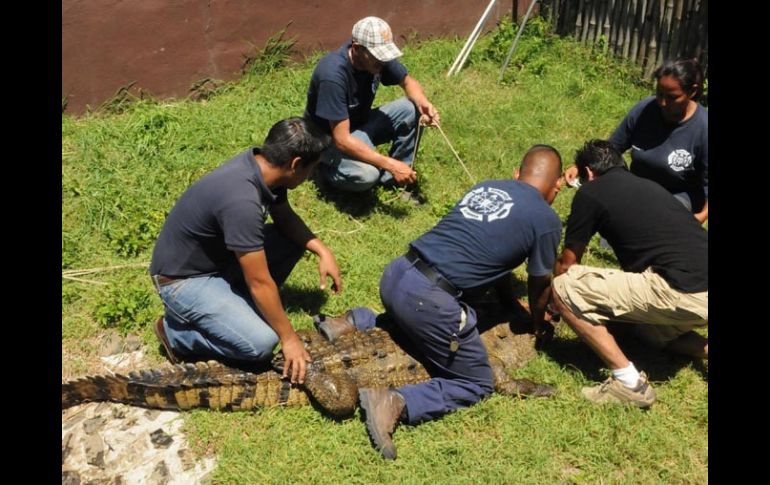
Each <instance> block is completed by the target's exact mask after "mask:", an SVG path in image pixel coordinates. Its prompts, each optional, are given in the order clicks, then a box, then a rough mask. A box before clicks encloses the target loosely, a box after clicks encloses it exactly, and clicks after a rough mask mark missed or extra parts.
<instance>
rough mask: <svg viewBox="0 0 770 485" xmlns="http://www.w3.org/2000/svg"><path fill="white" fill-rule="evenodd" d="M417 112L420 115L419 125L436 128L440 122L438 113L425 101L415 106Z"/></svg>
mask: <svg viewBox="0 0 770 485" xmlns="http://www.w3.org/2000/svg"><path fill="white" fill-rule="evenodd" d="M417 110H418V111H419V113H420V124H421V125H429V126H436V125H438V124H439V122H440V121H441V116H439V114H438V111H437V110H436V108H434V107H433V105H432V104H431V103H430V101H428V100H427V99H426V100H425V101H423V102H422V103H421V104H419V105H418V106H417Z"/></svg>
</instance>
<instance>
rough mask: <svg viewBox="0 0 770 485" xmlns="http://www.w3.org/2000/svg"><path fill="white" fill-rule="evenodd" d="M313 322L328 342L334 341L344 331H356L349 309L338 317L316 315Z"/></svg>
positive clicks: (343, 333) (344, 332)
mask: <svg viewBox="0 0 770 485" xmlns="http://www.w3.org/2000/svg"><path fill="white" fill-rule="evenodd" d="M313 323H314V324H315V326H316V328H317V329H318V331H319V332H321V335H323V336H324V337H325V338H326V340H328V341H329V342H334V341H335V340H337V339H338V338H340V337H341V336H342V335H345V334H346V333H350V332H355V331H356V326H355V325H354V324H353V314H352V313H350V312H349V311H348V312H345V314H343V315H340V316H339V317H329V316H326V315H324V314H320V315H316V316H315V317H313Z"/></svg>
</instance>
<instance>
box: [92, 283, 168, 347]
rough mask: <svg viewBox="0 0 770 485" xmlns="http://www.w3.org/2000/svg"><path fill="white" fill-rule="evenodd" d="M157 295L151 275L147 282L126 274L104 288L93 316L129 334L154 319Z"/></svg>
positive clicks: (104, 325) (109, 326) (103, 324)
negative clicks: (128, 276)
mask: <svg viewBox="0 0 770 485" xmlns="http://www.w3.org/2000/svg"><path fill="white" fill-rule="evenodd" d="M156 299H157V297H156V296H155V295H154V292H153V291H152V287H151V285H150V283H149V279H147V282H146V283H144V282H142V281H140V280H137V279H136V278H133V279H131V280H127V279H125V278H124V279H123V281H120V282H119V283H116V284H111V285H109V286H108V287H107V289H106V290H104V291H103V293H102V294H101V297H100V298H99V299H98V303H97V304H96V309H95V311H94V318H95V319H96V322H97V323H98V324H99V325H100V326H102V327H105V328H116V329H117V330H118V331H120V332H121V333H123V334H126V333H129V332H131V331H134V330H137V329H138V328H140V327H141V326H143V325H144V324H146V322H148V321H152V318H153V316H154V312H153V310H154V305H155V304H157V301H156Z"/></svg>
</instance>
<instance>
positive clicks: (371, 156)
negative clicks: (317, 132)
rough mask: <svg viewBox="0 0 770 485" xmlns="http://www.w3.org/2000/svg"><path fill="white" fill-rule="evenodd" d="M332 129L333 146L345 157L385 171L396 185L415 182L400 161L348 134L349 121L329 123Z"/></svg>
mask: <svg viewBox="0 0 770 485" xmlns="http://www.w3.org/2000/svg"><path fill="white" fill-rule="evenodd" d="M329 124H330V125H331V128H332V139H333V140H334V144H335V145H336V146H337V148H339V149H340V150H341V151H342V152H344V153H345V154H346V155H347V156H349V157H351V158H354V159H356V160H360V161H362V162H364V163H368V164H369V165H374V166H375V167H377V168H379V169H382V170H387V171H388V172H390V173H391V174H392V175H393V179H394V180H395V181H396V183H397V184H400V185H405V184H411V183H413V182H414V181H415V180H417V173H416V172H415V171H414V170H412V168H411V167H410V166H409V165H407V164H405V163H404V162H402V161H399V160H396V159H395V158H391V157H388V156H385V155H383V154H381V153H378V152H377V151H376V150H373V149H372V148H371V147H369V145H367V144H366V143H364V142H363V141H361V140H359V139H358V138H356V137H355V136H353V135H352V134H351V133H350V120H349V119H344V120H342V121H330V122H329Z"/></svg>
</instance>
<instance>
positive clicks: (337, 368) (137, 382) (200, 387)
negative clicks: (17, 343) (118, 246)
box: [62, 323, 555, 418]
mask: <svg viewBox="0 0 770 485" xmlns="http://www.w3.org/2000/svg"><path fill="white" fill-rule="evenodd" d="M297 333H298V334H299V336H300V339H301V340H302V341H303V343H304V345H305V348H306V349H307V351H308V353H309V354H310V356H311V357H312V359H313V361H312V363H309V364H308V369H307V374H306V378H305V383H304V384H303V385H293V384H291V383H290V382H289V381H288V380H286V379H283V378H282V376H281V373H280V372H281V370H282V368H283V367H282V365H283V359H282V354H280V353H278V354H277V355H276V358H275V359H273V362H272V368H271V369H266V370H263V371H261V372H256V371H254V372H252V371H250V370H245V369H240V368H236V367H230V366H227V365H224V364H222V363H219V362H215V361H208V362H196V363H184V364H176V365H171V364H168V363H167V364H164V365H163V366H160V367H158V368H153V369H144V370H141V371H135V372H131V373H129V374H128V375H122V374H111V375H97V376H86V377H81V378H78V379H75V380H72V381H69V382H65V383H62V409H65V408H68V407H71V406H75V405H77V404H80V403H85V402H90V401H112V402H118V403H125V404H129V405H133V406H141V407H146V408H152V409H167V410H187V409H192V408H199V407H203V408H211V409H217V410H223V411H237V410H249V409H255V408H260V407H267V406H301V405H307V404H317V405H318V406H320V408H321V410H322V411H325V412H327V413H329V414H330V415H331V416H333V417H337V418H344V417H349V416H351V415H352V414H353V413H354V411H355V408H356V405H357V402H358V388H359V387H379V386H391V387H400V386H403V385H406V384H414V383H418V382H422V381H426V380H428V379H430V375H429V374H428V370H427V369H426V368H425V366H424V365H423V364H422V363H420V362H419V361H418V360H417V359H415V358H414V357H413V356H412V355H410V353H409V352H408V344H404V342H405V339H403V338H400V339H397V340H394V337H398V335H397V332H394V331H393V329H391V332H390V333H389V332H388V331H386V330H383V329H382V328H379V327H375V328H373V329H370V330H367V331H358V332H351V333H348V334H345V335H342V336H340V337H339V338H337V339H335V340H334V341H329V340H326V339H325V338H324V337H323V336H322V335H321V334H320V333H319V332H317V331H315V330H300V331H298V332H297ZM392 334H393V335H392ZM481 339H482V341H483V342H484V346H485V347H486V349H487V353H488V355H489V361H490V364H491V367H492V371H493V378H494V386H495V391H496V392H498V393H500V394H504V395H513V396H526V395H533V396H550V395H552V394H553V393H554V392H555V390H554V388H553V387H551V386H549V385H546V384H538V383H535V382H532V381H530V380H527V379H513V378H511V377H510V375H509V371H512V370H515V369H518V368H520V367H522V366H523V365H524V364H526V363H527V362H528V361H529V360H530V359H531V358H533V357H534V356H535V348H534V342H535V338H534V336H533V335H531V334H528V333H515V332H514V329H513V325H512V324H509V323H500V324H497V325H494V326H491V327H490V328H488V329H487V330H485V331H484V332H483V333H482V334H481ZM397 341H399V342H401V343H402V345H401V346H400V345H398V344H397V343H396V342H397ZM405 348H406V349H407V350H405Z"/></svg>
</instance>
